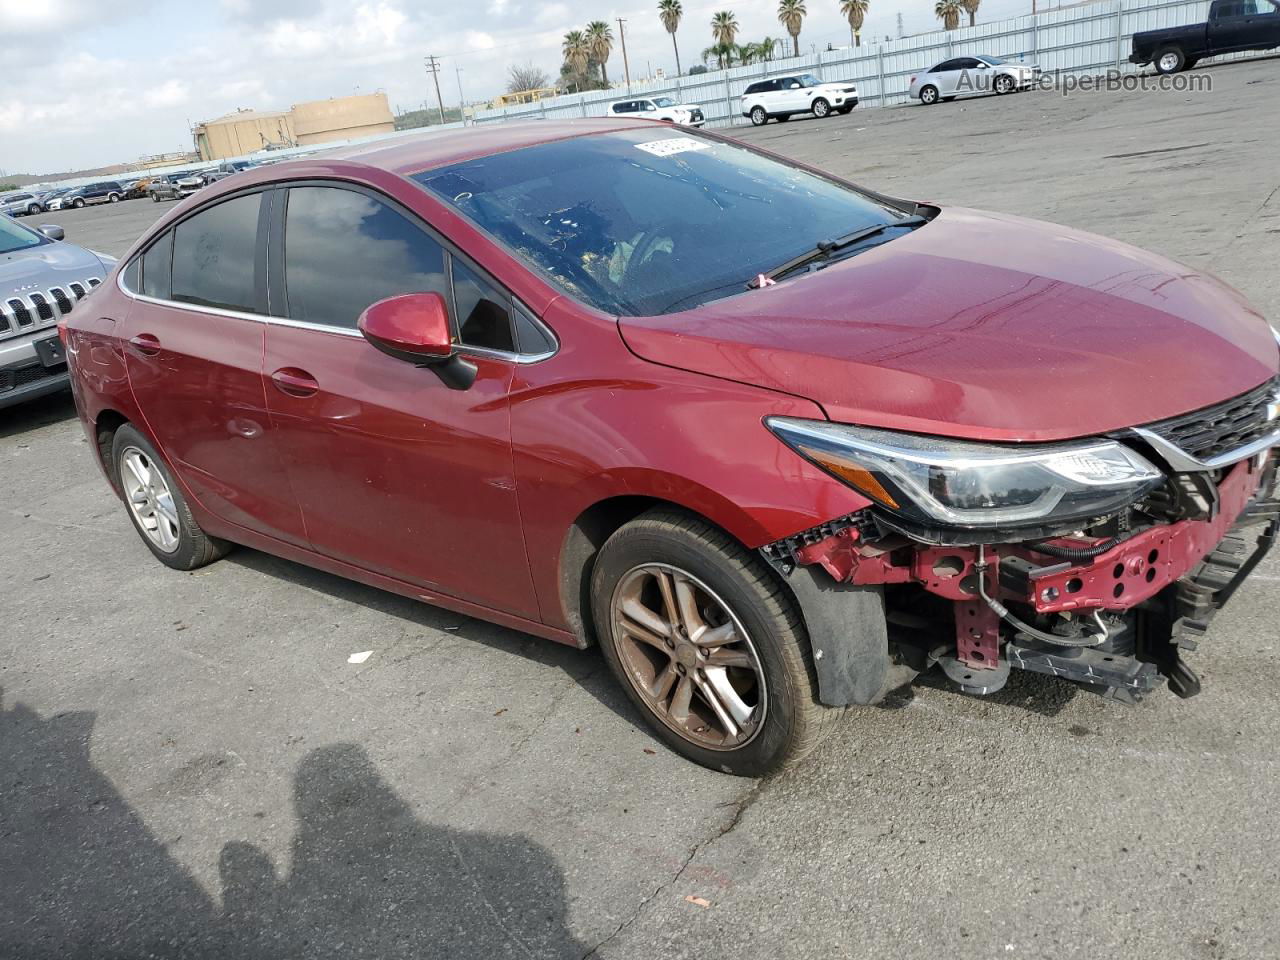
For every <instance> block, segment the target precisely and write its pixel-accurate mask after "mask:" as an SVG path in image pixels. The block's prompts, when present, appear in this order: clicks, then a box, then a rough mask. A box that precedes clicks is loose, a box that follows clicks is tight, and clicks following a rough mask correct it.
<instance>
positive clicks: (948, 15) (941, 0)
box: [933, 0, 962, 30]
mask: <svg viewBox="0 0 1280 960" xmlns="http://www.w3.org/2000/svg"><path fill="white" fill-rule="evenodd" d="M961 9H962V8H961V6H960V0H938V3H937V6H935V7H934V8H933V15H934V16H935V17H937V18H938V19H939V20H941V21H942V27H943V29H944V30H954V29H955V28H956V27H958V26H960V10H961Z"/></svg>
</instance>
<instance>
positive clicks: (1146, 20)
mask: <svg viewBox="0 0 1280 960" xmlns="http://www.w3.org/2000/svg"><path fill="white" fill-rule="evenodd" d="M1208 15H1209V0H1100V2H1098V3H1090V4H1084V5H1081V6H1075V7H1068V8H1065V9H1061V10H1050V11H1048V12H1046V13H1040V14H1036V15H1034V16H1032V15H1027V16H1023V17H1014V18H1012V19H1009V20H997V21H994V22H992V23H983V24H979V25H977V26H974V27H961V28H960V29H958V30H939V31H937V32H935V33H924V34H919V35H917V36H914V37H904V38H902V39H901V40H889V41H887V42H885V43H877V44H874V45H871V44H868V45H866V46H862V47H845V48H841V49H838V50H828V51H823V52H820V53H818V54H817V55H816V56H801V57H788V58H786V59H782V60H772V61H770V62H768V63H757V64H751V65H749V66H745V67H733V68H731V69H728V70H718V71H714V72H711V73H703V74H698V75H696V76H686V77H679V78H675V79H672V80H669V81H666V82H657V83H649V84H639V83H637V84H632V85H631V86H630V87H615V88H614V89H612V90H596V91H592V92H591V93H584V94H575V95H570V96H562V97H555V98H552V99H548V100H541V101H539V102H537V103H532V104H521V105H518V106H512V107H504V108H501V109H497V110H482V111H478V112H477V113H476V115H475V121H476V122H477V123H493V122H496V121H502V120H514V119H529V118H537V117H546V118H566V117H602V116H604V115H605V110H606V108H607V107H608V105H609V103H610V102H611V101H613V100H618V99H622V98H625V97H632V96H668V97H671V98H673V99H674V100H676V101H678V102H680V103H697V104H700V105H701V106H702V109H703V112H704V114H705V115H706V117H707V124H708V126H726V125H728V124H730V123H741V122H742V115H741V111H740V109H739V98H741V96H742V94H743V92H744V91H745V90H746V88H747V86H748V84H750V83H753V82H754V81H756V80H760V79H763V78H766V77H779V76H787V75H789V74H794V73H800V72H804V73H812V74H815V75H817V76H818V77H819V78H820V79H822V80H852V81H854V82H855V83H856V84H857V85H858V99H859V103H860V104H862V105H864V106H885V105H887V104H892V103H901V102H903V101H905V100H906V99H907V87H908V85H909V83H910V82H911V77H912V76H913V75H915V74H917V73H920V72H922V71H924V70H927V69H929V68H930V67H932V66H933V65H934V64H936V63H938V62H940V61H942V60H947V59H950V58H951V57H960V56H975V55H977V54H984V55H987V56H994V57H1003V58H1004V59H1006V60H1013V61H1020V62H1023V63H1037V64H1039V65H1040V67H1041V69H1042V70H1043V71H1045V72H1047V73H1059V74H1062V75H1079V74H1098V73H1103V72H1105V71H1107V70H1115V69H1119V70H1122V71H1125V72H1132V71H1135V70H1136V69H1137V67H1135V66H1134V65H1133V64H1131V63H1129V47H1130V43H1129V38H1130V37H1132V36H1133V34H1135V33H1139V32H1141V31H1143V30H1155V29H1159V28H1161V27H1172V26H1179V25H1182V24H1188V23H1197V22H1200V21H1203V20H1205V19H1207V18H1208ZM1224 59H1227V58H1224Z"/></svg>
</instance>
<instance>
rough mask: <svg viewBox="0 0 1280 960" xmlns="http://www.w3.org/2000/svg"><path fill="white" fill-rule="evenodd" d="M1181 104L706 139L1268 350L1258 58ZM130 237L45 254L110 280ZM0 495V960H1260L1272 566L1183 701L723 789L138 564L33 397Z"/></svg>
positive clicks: (1021, 720) (555, 671)
mask: <svg viewBox="0 0 1280 960" xmlns="http://www.w3.org/2000/svg"><path fill="white" fill-rule="evenodd" d="M1198 72H1200V71H1198ZM1208 72H1209V73H1210V74H1211V75H1212V77H1213V80H1214V89H1213V91H1212V92H1211V93H1202V94H1173V93H1160V94H1157V93H1148V94H1103V93H1094V94H1077V95H1076V96H1074V97H1072V98H1069V99H1063V98H1062V97H1060V96H1058V95H1056V94H1052V93H1034V94H1019V95H1017V96H1014V97H1009V98H999V99H996V98H988V99H984V100H980V101H969V102H959V101H958V102H956V103H952V104H943V105H939V106H937V107H934V108H930V109H924V108H915V107H906V108H898V109H890V110H883V111H875V110H859V111H855V112H854V114H852V115H851V116H849V117H840V118H835V119H832V120H827V121H810V120H793V121H792V122H790V123H788V124H786V125H777V124H771V125H769V126H768V127H765V128H762V129H758V130H757V129H750V128H747V129H744V130H739V131H737V132H739V133H741V135H742V136H743V137H744V138H745V139H748V140H751V141H753V142H757V143H760V144H762V145H764V146H767V147H768V148H770V149H773V150H776V151H779V152H782V153H787V154H790V155H793V156H796V157H798V158H800V159H803V160H807V161H810V162H813V163H816V164H818V165H821V166H826V167H828V168H830V169H832V170H835V171H836V172H839V173H842V174H846V175H850V176H851V177H852V178H853V179H855V180H857V181H860V182H862V183H865V184H866V185H868V186H871V187H874V188H878V189H882V190H884V191H886V192H889V193H895V194H899V195H907V196H913V197H919V198H922V199H933V200H937V201H940V202H944V203H954V204H963V205H969V206H978V207H987V208H991V209H996V210H1002V211H1007V212H1012V213H1018V214H1022V215H1027V216H1037V217H1042V218H1044V219H1049V220H1054V221H1057V222H1061V223H1066V224H1069V225H1072V226H1077V227H1082V228H1084V229H1089V230H1094V231H1097V232H1100V233H1104V234H1107V235H1110V236H1114V237H1117V238H1119V239H1123V240H1128V241H1131V242H1134V243H1138V244H1140V245H1143V246H1147V247H1150V248H1153V249H1156V250H1158V251H1160V252H1162V253H1166V254H1169V255H1171V256H1174V257H1176V258H1178V259H1181V260H1184V261H1186V262H1188V263H1190V264H1191V265H1193V266H1196V267H1200V268H1205V269H1209V270H1212V271H1213V272H1215V273H1218V274H1219V275H1221V276H1222V277H1224V279H1226V280H1228V281H1229V282H1231V283H1232V284H1234V285H1235V286H1237V287H1238V288H1240V289H1241V290H1242V291H1243V292H1244V293H1245V294H1246V295H1247V296H1248V297H1249V298H1250V299H1251V300H1252V301H1253V303H1254V304H1255V305H1256V306H1258V307H1259V309H1261V310H1262V311H1263V312H1264V313H1267V314H1268V315H1269V316H1270V317H1271V318H1272V319H1273V320H1277V319H1280V277H1278V276H1277V273H1276V270H1275V263H1276V261H1277V254H1280V209H1277V206H1278V204H1280V201H1278V200H1277V199H1276V198H1277V197H1278V196H1280V194H1278V193H1277V192H1276V191H1277V188H1278V187H1280V166H1278V165H1277V163H1276V161H1275V158H1276V157H1277V156H1280V127H1277V125H1276V124H1274V123H1270V122H1263V120H1262V119H1261V118H1265V116H1269V115H1274V103H1275V99H1276V94H1277V93H1278V92H1280V60H1277V59H1261V60H1256V61H1251V62H1247V63H1240V64H1233V65H1229V66H1222V67H1216V68H1210V70H1209V71H1208ZM1197 144H1203V146H1198V147H1195V148H1194V149H1189V148H1188V147H1189V145H1197ZM1183 148H1188V149H1183ZM165 209H167V208H164V207H161V206H159V205H154V204H150V203H129V204H122V205H120V207H119V208H118V209H117V208H110V209H101V210H98V209H90V210H85V211H69V212H67V213H65V214H61V215H59V216H57V217H56V218H55V217H52V216H51V217H49V218H47V219H50V220H56V222H60V223H62V225H63V226H65V227H66V228H67V231H68V235H69V237H70V238H71V239H73V240H76V241H79V242H83V243H86V244H87V245H90V246H95V247H97V248H98V249H106V250H109V251H113V252H117V253H118V252H121V250H122V249H123V248H124V247H125V246H127V244H128V242H129V240H130V239H131V238H132V236H134V235H136V233H137V232H138V231H140V230H141V229H143V228H144V227H145V226H146V224H147V223H149V222H150V219H151V218H154V217H155V216H156V215H157V214H158V213H160V212H163V211H164V210H165ZM1169 375H1170V376H1194V375H1195V358H1194V357H1190V356H1189V357H1187V358H1186V366H1185V369H1181V370H1171V371H1169ZM1105 388H1106V385H1105V384H1100V385H1099V389H1102V390H1105ZM0 491H3V492H0V535H2V536H3V538H4V541H5V543H6V545H7V557H8V560H7V561H6V565H5V577H4V580H3V584H2V585H0V595H2V596H3V606H2V609H3V612H4V619H3V630H0V957H4V958H6V960H9V958H18V960H26V958H55V957H56V958H99V957H112V958H130V960H131V958H140V957H224V956H235V957H263V958H266V957H272V958H276V957H293V956H297V957H301V956H306V957H313V956H319V957H326V956H333V957H344V958H345V957H405V958H408V957H415V958H422V957H442V958H451V960H452V958H471V957H474V958H477V960H480V958H485V960H488V958H501V957H513V958H529V957H537V958H542V957H556V958H560V957H563V958H572V960H582V958H586V957H593V958H608V960H631V958H635V960H654V958H668V957H671V958H677V957H691V958H693V957H696V958H699V960H709V958H719V957H734V958H737V960H740V958H744V957H768V958H790V957H797V958H799V957H805V958H808V957H822V956H831V957H868V956H892V957H894V958H897V960H905V958H917V957H918V958H922V960H923V958H936V957H939V956H947V957H956V958H967V957H983V958H986V957H993V956H1001V957H1054V958H1058V957H1077V956H1079V957H1086V956H1087V957H1111V956H1120V955H1122V954H1123V955H1124V956H1126V957H1132V958H1135V960H1142V958H1165V957H1179V958H1183V957H1185V958H1198V957H1204V958H1234V957H1241V958H1246V957H1247V958H1257V957H1265V956H1275V955H1277V954H1280V924H1277V921H1276V913H1277V911H1276V904H1277V903H1280V812H1278V809H1280V807H1278V804H1277V801H1276V799H1275V790H1274V784H1275V781H1276V777H1277V773H1278V772H1280V746H1277V737H1276V732H1277V730H1280V700H1278V699H1277V697H1276V690H1277V689H1278V688H1280V617H1277V615H1276V614H1277V589H1278V587H1280V555H1277V556H1276V557H1272V558H1271V559H1269V560H1268V561H1267V562H1266V563H1265V564H1264V565H1263V566H1262V567H1260V569H1259V570H1258V572H1257V575H1256V576H1255V578H1254V580H1253V581H1252V582H1251V583H1250V584H1249V585H1247V586H1246V587H1245V588H1244V589H1243V590H1242V591H1241V592H1240V594H1239V595H1238V597H1237V598H1236V600H1235V601H1234V602H1233V605H1232V607H1230V608H1229V609H1228V610H1226V611H1225V612H1224V613H1223V614H1222V615H1221V616H1220V617H1219V619H1218V620H1217V621H1216V622H1215V624H1214V628H1213V630H1212V632H1211V634H1210V636H1209V638H1208V639H1207V640H1206V641H1205V642H1204V644H1203V645H1202V648H1201V650H1200V651H1198V652H1197V653H1196V654H1195V655H1194V659H1193V663H1194V666H1195V667H1196V668H1197V669H1198V670H1200V671H1201V672H1202V673H1203V675H1204V677H1205V692H1204V693H1203V694H1202V695H1201V696H1200V697H1198V698H1196V699H1193V700H1190V701H1185V702H1184V701H1179V700H1176V699H1175V698H1173V697H1172V696H1170V695H1168V694H1163V693H1162V694H1160V695H1157V696H1155V697H1153V698H1151V699H1150V700H1148V701H1147V702H1146V703H1143V704H1141V705H1139V706H1138V707H1136V708H1132V709H1126V708H1124V707H1120V706H1117V705H1114V704H1109V703H1104V702H1103V701H1101V700H1099V699H1098V698H1097V697H1094V696H1091V695H1089V694H1086V693H1082V692H1078V691H1076V690H1075V689H1073V688H1071V687H1068V686H1065V685H1063V684H1059V683H1054V682H1052V681H1049V680H1047V679H1043V678H1040V677H1036V676H1026V675H1018V674H1016V673H1015V675H1014V677H1013V678H1012V680H1011V682H1010V684H1009V686H1008V687H1007V688H1006V689H1005V690H1004V691H1002V692H1001V693H1000V694H998V695H996V696H994V697H990V698H987V699H967V698H963V697H960V696H958V695H955V694H952V693H949V692H948V691H946V690H945V689H943V688H942V687H941V686H939V685H938V684H936V683H933V682H917V683H916V684H915V685H914V686H913V687H911V688H910V689H907V690H903V691H900V692H898V694H896V695H895V696H894V697H892V698H891V699H890V700H889V701H888V702H886V703H885V704H884V705H882V706H881V707H878V708H868V709H864V710H857V711H854V712H853V713H852V714H851V716H850V718H849V722H848V723H847V724H846V725H845V726H844V728H843V729H842V730H841V731H840V732H839V733H838V734H837V735H836V736H834V737H832V738H831V739H830V740H829V741H828V742H827V743H825V744H824V745H823V746H822V747H821V748H820V749H819V751H818V752H817V754H816V755H815V756H814V757H812V758H811V759H810V760H809V761H808V762H807V763H805V764H804V765H802V766H800V767H799V768H797V769H795V770H793V771H791V772H788V773H786V774H784V775H782V776H780V777H777V778H775V779H772V780H769V781H765V782H761V783H754V782H749V781H741V780H733V779H729V778H726V777H723V776H721V775H718V774H715V773H711V772H709V771H705V770H702V769H700V768H697V767H694V766H692V765H690V764H687V763H685V762H683V761H681V760H679V759H677V758H676V757H674V756H673V755H671V754H669V753H667V752H666V751H665V750H664V749H663V748H662V747H661V746H660V745H659V744H658V743H657V742H656V741H655V740H653V739H652V738H651V737H650V736H649V735H648V734H647V733H646V732H645V730H644V729H643V727H641V726H640V725H639V723H638V720H637V717H636V716H635V715H634V714H633V712H632V711H631V710H630V708H629V707H628V705H627V704H626V701H625V699H624V698H623V696H622V695H621V693H620V692H619V691H617V690H616V689H615V688H614V686H613V684H612V681H611V679H610V677H609V675H608V673H607V671H605V670H604V669H603V665H602V664H601V662H600V660H599V658H598V657H597V656H596V655H595V653H594V652H586V653H581V652H578V651H574V650H570V649H567V648H563V647H558V646H555V645H553V644H550V643H546V642H544V641H541V640H537V639H535V638H532V637H528V636H524V635H521V634H517V633H513V632H511V631H508V630H504V629H501V628H499V627H495V626H491V625H488V624H485V623H482V622H479V621H474V620H468V619H466V618H463V617H460V616H458V615H456V614H452V613H449V612H446V611H441V610H437V609H434V608H431V607H427V606H423V605H421V604H417V603H414V602H412V601H409V600H405V599H402V598H399V597H393V596H390V595H387V594H382V593H379V592H377V591H375V590H371V589H368V588H365V587H362V586H359V585H357V584H353V583H348V582H346V581H342V580H339V579H336V578H334V577H330V576H328V575H326V574H322V573H317V572H314V571H311V570H308V569H306V568H303V567H300V566H297V565H295V564H291V563H287V562H285V561H283V560H277V559H275V558H272V557H268V556H265V555H263V554H258V553H254V552H252V551H248V550H238V551H236V552H235V553H234V554H232V555H231V556H230V557H228V558H227V559H226V560H224V561H222V562H220V563H217V564H215V565H213V566H211V567H208V568H206V569H203V570H200V571H197V572H195V573H192V574H179V573H175V572H172V571H169V570H167V569H165V568H163V567H161V566H160V565H159V564H157V563H156V562H155V561H154V560H153V559H152V558H151V557H150V555H149V554H148V553H147V551H146V550H145V548H144V547H143V546H142V544H141V543H140V542H139V541H138V539H137V537H136V536H135V534H134V533H133V531H132V529H131V528H130V526H129V524H128V521H127V520H126V518H125V515H124V512H123V509H122V508H121V507H120V505H119V504H118V502H117V501H115V500H114V499H113V498H112V497H111V495H110V494H109V493H108V491H107V488H106V485H105V483H104V482H103V480H102V479H101V477H100V476H99V475H98V473H97V470H96V468H95V467H94V466H93V464H92V461H91V459H90V455H89V451H88V449H87V446H86V444H85V442H84V438H83V435H82V433H81V430H80V427H79V424H78V423H77V422H76V421H75V420H74V419H73V415H72V410H71V406H70V403H69V401H68V400H67V399H65V398H52V399H49V400H45V401H41V402H37V403H34V404H31V405H29V406H27V407H22V408H14V409H10V410H6V411H3V412H0ZM365 650H372V651H373V654H372V656H371V657H370V658H369V660H368V661H366V662H365V663H363V664H361V665H358V666H357V665H352V664H348V663H347V657H348V656H349V655H350V654H352V653H354V652H358V651H365ZM688 898H693V899H692V900H691V899H688ZM701 902H705V903H706V904H707V905H706V906H702V905H701Z"/></svg>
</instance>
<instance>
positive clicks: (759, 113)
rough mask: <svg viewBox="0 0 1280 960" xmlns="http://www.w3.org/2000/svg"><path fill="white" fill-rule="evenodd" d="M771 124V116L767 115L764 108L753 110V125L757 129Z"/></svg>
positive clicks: (753, 108)
mask: <svg viewBox="0 0 1280 960" xmlns="http://www.w3.org/2000/svg"><path fill="white" fill-rule="evenodd" d="M768 122H769V114H767V113H765V110H764V107H752V108H751V124H752V126H756V127H763V126H764V125H765V124H766V123H768Z"/></svg>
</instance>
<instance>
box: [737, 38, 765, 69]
mask: <svg viewBox="0 0 1280 960" xmlns="http://www.w3.org/2000/svg"><path fill="white" fill-rule="evenodd" d="M734 52H735V53H736V54H737V56H738V63H740V64H742V65H743V66H744V67H745V66H746V65H747V64H749V63H754V62H755V59H756V57H758V56H759V55H760V51H759V49H757V47H756V45H755V44H754V43H743V44H739V45H738V46H737V47H735V48H734Z"/></svg>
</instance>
